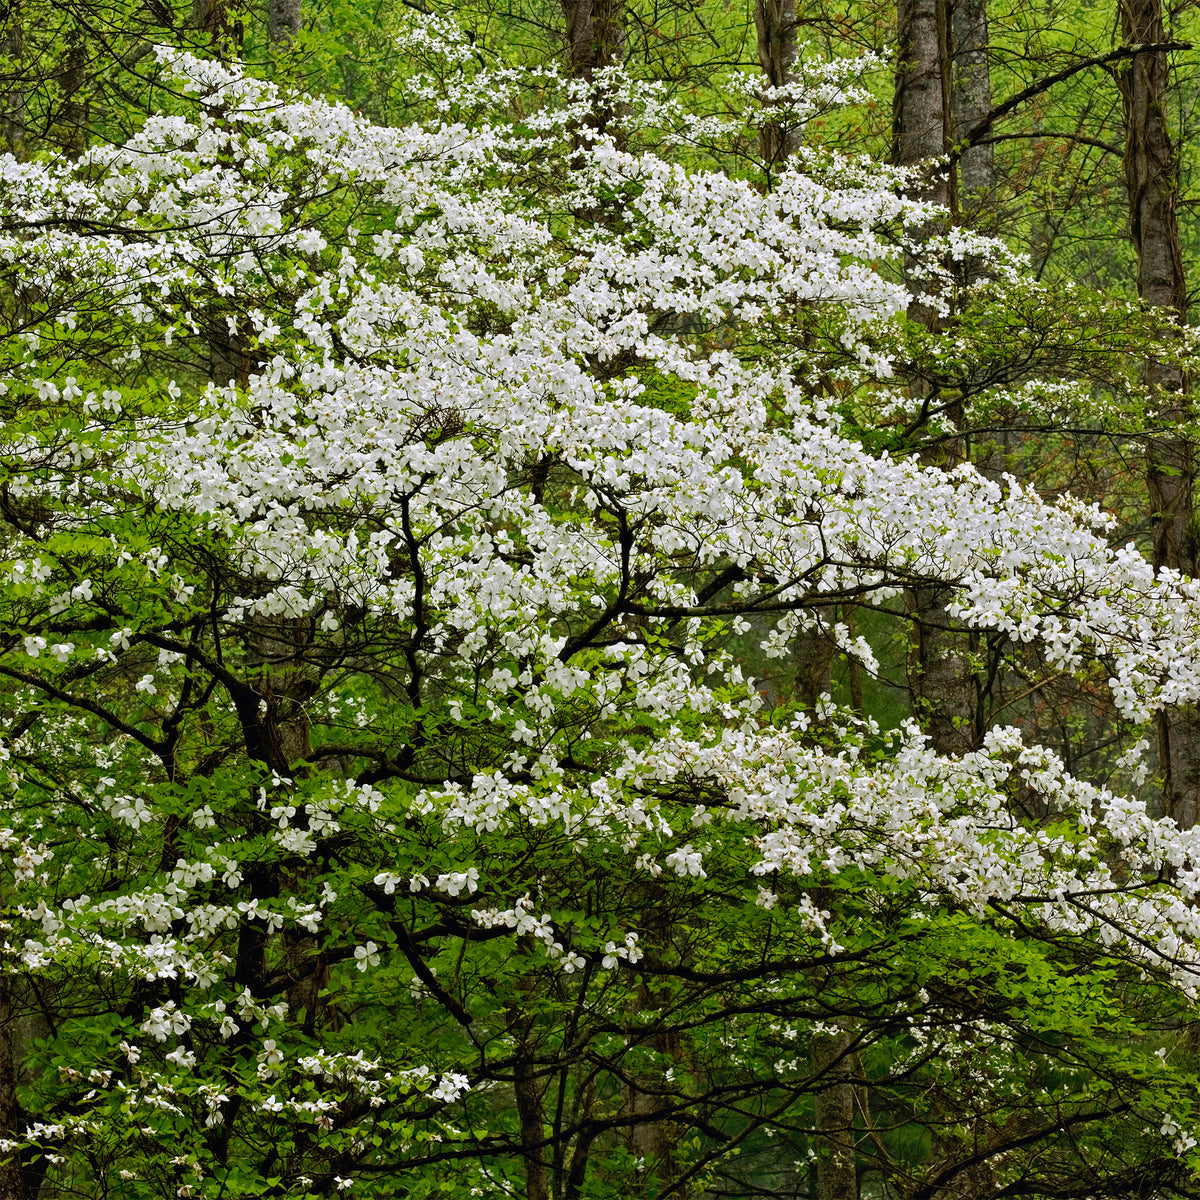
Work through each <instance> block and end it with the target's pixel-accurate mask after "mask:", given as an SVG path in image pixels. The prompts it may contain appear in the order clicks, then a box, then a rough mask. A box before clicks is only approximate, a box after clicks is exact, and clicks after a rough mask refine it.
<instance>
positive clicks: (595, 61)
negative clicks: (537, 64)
mask: <svg viewBox="0 0 1200 1200" xmlns="http://www.w3.org/2000/svg"><path fill="white" fill-rule="evenodd" d="M562 12H563V22H564V32H565V35H566V43H567V69H568V71H569V72H570V75H571V78H572V79H587V80H589V81H590V80H591V79H593V78H594V77H595V74H596V72H597V71H598V70H600V69H601V68H603V67H611V66H614V65H616V64H618V63H620V62H621V61H622V60H623V59H624V51H625V21H624V16H625V5H624V0H562Z"/></svg>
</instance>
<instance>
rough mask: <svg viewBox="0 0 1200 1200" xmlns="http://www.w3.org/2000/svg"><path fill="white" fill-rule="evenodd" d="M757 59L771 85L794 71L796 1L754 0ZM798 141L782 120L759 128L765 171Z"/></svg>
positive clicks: (787, 78)
mask: <svg viewBox="0 0 1200 1200" xmlns="http://www.w3.org/2000/svg"><path fill="white" fill-rule="evenodd" d="M754 27H755V29H756V30H757V32H758V61H759V64H760V65H761V67H762V69H763V74H764V75H765V76H766V77H767V82H768V83H769V84H770V85H771V87H783V86H784V85H785V84H788V83H791V82H792V81H793V79H794V78H795V74H796V54H797V47H796V0H754ZM799 144H800V131H799V130H798V129H797V128H796V127H795V126H794V125H791V124H789V123H788V122H786V121H770V122H768V123H767V124H765V125H764V126H763V127H762V129H761V130H760V131H759V135H758V149H759V153H760V154H761V155H762V160H763V166H764V168H765V169H766V170H767V172H768V173H770V172H772V171H773V170H774V169H775V168H776V167H778V166H781V165H782V164H783V163H784V162H785V161H786V160H787V159H788V158H789V157H790V156H791V155H793V154H794V153H795V152H796V150H797V148H798V146H799Z"/></svg>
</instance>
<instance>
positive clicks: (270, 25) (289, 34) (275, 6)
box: [267, 0, 300, 50]
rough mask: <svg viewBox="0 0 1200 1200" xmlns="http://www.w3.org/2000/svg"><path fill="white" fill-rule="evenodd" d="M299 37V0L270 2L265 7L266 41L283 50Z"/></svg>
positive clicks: (272, 0) (271, 0) (274, 0)
mask: <svg viewBox="0 0 1200 1200" xmlns="http://www.w3.org/2000/svg"><path fill="white" fill-rule="evenodd" d="M299 36H300V0H270V3H269V4H268V6H267V40H268V41H269V42H270V43H271V45H272V46H273V47H275V48H276V49H280V50H285V49H287V47H289V46H290V45H291V44H292V43H293V42H294V41H295V40H296V38H298V37H299Z"/></svg>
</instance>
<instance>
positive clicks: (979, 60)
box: [951, 0, 996, 212]
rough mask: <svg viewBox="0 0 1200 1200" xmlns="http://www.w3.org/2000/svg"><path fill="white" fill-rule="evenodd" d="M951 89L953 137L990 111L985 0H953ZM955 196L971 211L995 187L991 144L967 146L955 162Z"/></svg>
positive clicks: (956, 136)
mask: <svg viewBox="0 0 1200 1200" xmlns="http://www.w3.org/2000/svg"><path fill="white" fill-rule="evenodd" d="M951 35H952V38H953V42H954V88H953V95H952V99H951V108H952V111H953V114H954V132H955V138H956V139H957V138H959V137H962V136H963V135H965V134H966V132H967V131H968V130H969V129H971V128H972V127H973V126H975V125H976V124H977V123H978V122H979V121H981V120H982V119H983V118H984V117H986V116H987V114H988V113H989V112H991V110H992V77H991V71H990V70H989V67H988V55H987V50H988V15H987V0H954V12H953V17H952V20H951ZM958 184H959V187H958V195H959V203H960V204H961V206H962V207H963V208H964V209H965V210H967V211H968V212H970V211H971V210H972V209H974V208H977V207H978V204H979V201H980V200H981V199H982V198H983V197H985V196H987V194H988V193H990V192H991V191H992V189H993V188H994V187H995V186H996V156H995V154H994V153H993V147H992V145H991V143H990V142H988V143H986V144H984V145H979V146H969V147H967V148H966V149H965V150H963V152H962V154H961V155H960V156H959V159H958Z"/></svg>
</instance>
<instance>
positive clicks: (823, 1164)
mask: <svg viewBox="0 0 1200 1200" xmlns="http://www.w3.org/2000/svg"><path fill="white" fill-rule="evenodd" d="M812 1060H813V1077H814V1079H815V1080H817V1081H818V1082H820V1081H821V1080H823V1079H824V1080H826V1081H827V1086H824V1087H822V1088H821V1090H820V1091H819V1092H817V1094H816V1096H815V1098H814V1104H815V1123H816V1129H817V1134H818V1137H819V1140H818V1143H817V1146H816V1151H817V1189H816V1198H815V1200H858V1173H857V1171H856V1169H855V1161H854V1160H855V1136H854V1084H853V1083H852V1082H851V1081H850V1078H849V1077H850V1067H851V1064H852V1063H853V1055H852V1053H851V1051H850V1034H849V1033H847V1032H845V1031H844V1030H839V1031H838V1032H837V1033H814V1034H813V1039H812ZM830 1081H832V1082H830Z"/></svg>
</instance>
